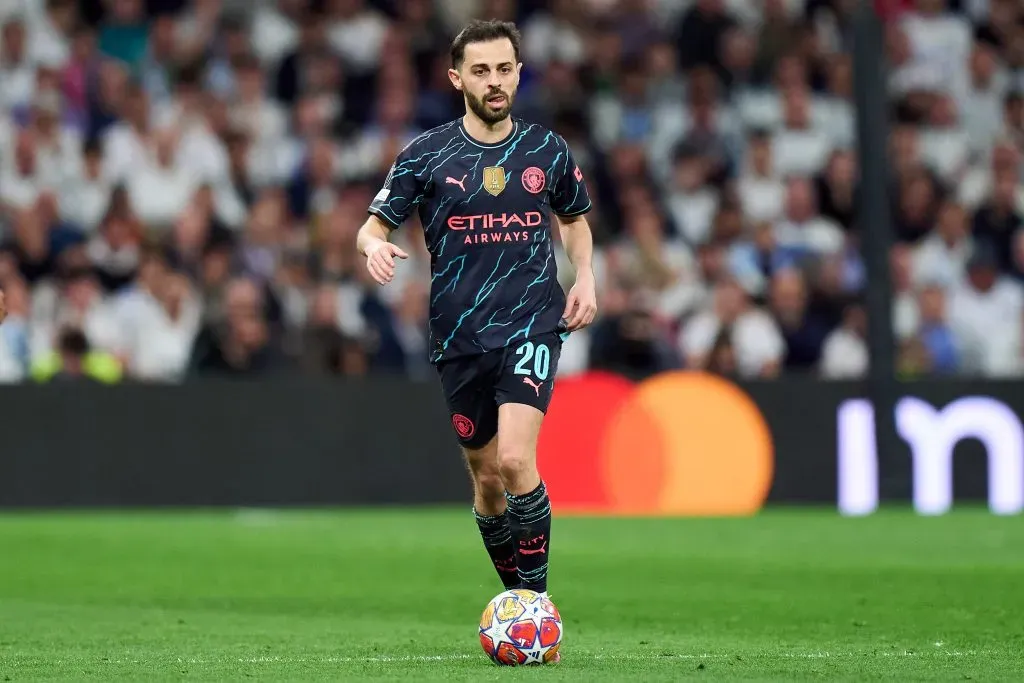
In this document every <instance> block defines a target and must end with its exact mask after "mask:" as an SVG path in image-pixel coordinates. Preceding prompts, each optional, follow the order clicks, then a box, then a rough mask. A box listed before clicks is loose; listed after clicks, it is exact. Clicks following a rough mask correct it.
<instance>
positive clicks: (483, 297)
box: [369, 117, 590, 363]
mask: <svg viewBox="0 0 1024 683" xmlns="http://www.w3.org/2000/svg"><path fill="white" fill-rule="evenodd" d="M512 123H513V125H512V132H511V133H510V134H509V135H508V137H506V138H505V139H504V140H502V141H501V142H496V143H493V144H483V143H481V142H478V141H476V140H474V139H473V138H472V137H470V135H469V133H468V132H467V131H466V129H465V127H464V126H463V125H462V119H461V118H460V119H457V120H455V121H452V122H450V123H446V124H444V125H443V126H439V127H437V128H434V129H433V130H429V131H427V132H426V133H424V134H423V135H421V136H419V137H418V138H416V139H415V140H413V141H412V142H411V143H410V144H409V146H408V147H406V148H405V149H404V150H402V152H401V153H400V154H399V155H398V158H397V159H396V160H395V163H394V165H393V166H392V167H391V171H390V172H389V173H388V177H387V179H386V180H385V182H384V187H383V188H382V189H381V190H380V192H378V193H377V196H376V197H374V199H373V202H372V203H371V204H370V208H369V211H370V213H372V214H375V215H376V216H378V217H379V218H380V219H382V220H383V221H384V222H385V223H388V224H390V225H391V226H392V227H396V228H397V227H399V226H400V225H401V224H402V223H403V222H404V221H405V220H406V219H407V218H408V217H409V216H410V215H412V212H413V211H414V210H416V211H418V212H419V217H420V222H421V223H422V224H423V229H424V233H425V235H426V242H427V247H428V249H429V250H430V266H431V272H432V279H431V287H430V345H429V349H430V360H431V362H434V363H436V362H438V361H441V360H447V359H450V358H455V357H458V356H467V355H472V354H477V353H483V352H486V351H491V350H493V349H500V348H503V347H506V346H509V345H511V344H514V343H515V342H516V341H517V340H518V341H522V340H525V339H527V338H528V337H532V336H533V335H537V334H543V333H546V332H554V331H556V330H558V328H559V321H560V319H561V315H562V312H563V309H564V307H565V293H564V292H563V291H562V288H561V286H560V285H559V284H558V278H557V277H556V266H555V256H554V253H553V250H552V237H551V231H552V229H557V226H556V225H553V221H552V219H551V216H550V214H551V212H554V213H556V214H559V215H561V216H578V215H580V214H584V213H586V212H587V211H589V210H590V196H589V195H588V194H587V188H586V184H585V183H584V181H583V174H582V173H580V169H579V167H578V166H577V165H576V162H575V161H574V160H573V157H572V153H571V152H570V151H569V147H568V145H566V143H565V140H563V139H562V137H561V136H559V135H557V134H555V133H553V132H551V131H549V130H547V129H546V128H544V127H543V126H539V125H536V124H529V123H525V122H523V121H521V120H519V119H516V118H514V117H513V119H512Z"/></svg>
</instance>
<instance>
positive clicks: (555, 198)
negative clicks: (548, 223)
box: [548, 137, 591, 217]
mask: <svg viewBox="0 0 1024 683" xmlns="http://www.w3.org/2000/svg"><path fill="white" fill-rule="evenodd" d="M558 142H559V154H557V155H556V157H555V163H554V165H553V167H552V171H551V173H550V174H549V175H551V176H552V178H551V189H550V191H549V195H548V198H549V200H550V202H551V210H552V211H554V212H555V213H556V214H558V215H559V216H566V217H568V216H580V215H582V214H585V213H586V212H588V211H590V206H591V204H590V194H589V193H588V192H587V183H586V181H585V180H584V179H583V172H582V171H580V167H579V166H578V165H577V164H576V160H575V159H574V158H573V155H572V150H570V149H569V145H568V144H566V142H565V140H564V139H562V138H561V137H559V138H558Z"/></svg>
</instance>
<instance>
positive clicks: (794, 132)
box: [772, 128, 834, 176]
mask: <svg viewBox="0 0 1024 683" xmlns="http://www.w3.org/2000/svg"><path fill="white" fill-rule="evenodd" d="M833 143H834V141H833V140H831V139H829V136H828V134H827V133H826V132H825V131H823V130H821V129H819V128H805V129H790V128H783V129H782V130H780V131H779V132H777V133H776V134H775V137H774V138H773V139H772V158H773V159H774V161H775V171H776V173H777V174H778V175H780V176H788V175H801V176H813V175H816V174H817V173H819V172H821V170H822V169H824V168H825V165H826V164H827V163H828V157H829V155H830V154H831V153H832V149H833Z"/></svg>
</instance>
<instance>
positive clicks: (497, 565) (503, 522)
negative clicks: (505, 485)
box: [473, 508, 519, 589]
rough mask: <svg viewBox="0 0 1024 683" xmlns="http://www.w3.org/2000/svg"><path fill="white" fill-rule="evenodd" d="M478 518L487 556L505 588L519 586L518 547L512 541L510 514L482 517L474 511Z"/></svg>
mask: <svg viewBox="0 0 1024 683" xmlns="http://www.w3.org/2000/svg"><path fill="white" fill-rule="evenodd" d="M473 515H474V516H475V517H476V525H477V527H479V529H480V536H481V537H482V538H483V539H484V547H485V548H487V554H488V555H489V556H490V558H491V562H493V563H494V569H495V570H497V572H498V576H499V577H500V578H501V582H502V584H504V586H505V588H506V589H508V588H515V587H516V586H518V585H519V571H518V570H517V568H516V546H515V543H514V541H513V540H512V530H511V529H510V528H509V523H508V512H507V511H506V512H503V513H501V514H500V515H481V514H480V513H479V512H477V511H476V509H475V508H474V509H473Z"/></svg>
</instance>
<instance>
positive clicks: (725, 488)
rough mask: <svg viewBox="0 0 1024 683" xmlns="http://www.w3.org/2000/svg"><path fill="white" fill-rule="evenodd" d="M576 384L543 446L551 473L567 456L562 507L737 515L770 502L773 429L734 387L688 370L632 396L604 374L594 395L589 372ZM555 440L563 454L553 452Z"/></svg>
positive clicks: (559, 498) (638, 388)
mask: <svg viewBox="0 0 1024 683" xmlns="http://www.w3.org/2000/svg"><path fill="white" fill-rule="evenodd" d="M572 381H573V382H574V384H573V385H572V386H573V390H572V391H571V392H569V393H571V394H572V398H573V399H574V400H573V401H572V406H571V409H568V408H566V407H565V406H564V405H556V404H555V402H554V401H553V402H552V409H551V410H549V413H548V419H547V420H546V421H545V426H544V429H543V430H542V439H541V444H540V445H541V448H540V449H539V450H540V452H539V456H540V457H541V463H542V468H543V469H542V472H543V473H544V476H545V478H546V479H547V478H548V466H547V465H546V464H545V462H546V461H554V460H555V459H557V460H558V462H559V464H558V467H557V471H558V472H559V476H558V477H557V479H558V484H559V485H558V486H549V491H550V492H551V496H552V504H553V505H554V506H555V507H556V509H558V508H561V509H563V510H565V511H567V512H573V511H576V512H593V513H608V514H626V515H630V514H633V515H636V514H640V515H643V514H647V515H678V516H738V515H749V514H753V513H755V512H757V511H758V510H759V509H760V508H761V507H762V506H763V504H764V502H765V500H766V499H767V496H768V491H769V489H770V488H771V482H772V477H773V475H774V448H773V443H772V437H771V431H770V430H769V428H768V425H767V423H766V421H765V419H764V416H763V415H762V414H761V411H760V410H759V409H758V407H757V405H756V404H755V403H754V402H753V400H751V399H750V397H749V396H747V394H746V393H745V392H744V391H743V390H742V389H740V388H739V387H737V386H736V385H735V384H733V383H731V382H729V381H728V380H726V379H723V378H721V377H718V376H716V375H711V374H706V373H701V372H688V371H681V372H670V373H663V374H660V375H656V376H654V377H652V378H650V379H647V380H645V381H643V382H641V383H639V384H636V385H631V391H629V392H628V393H627V392H624V391H623V387H622V385H621V384H620V385H618V386H616V387H615V389H616V390H615V391H613V392H609V391H608V390H609V388H610V386H611V385H610V384H609V380H608V379H607V377H606V376H601V378H600V379H595V384H594V388H595V389H596V390H595V391H593V392H591V391H588V386H589V384H590V378H589V377H587V376H583V377H579V378H574V379H573V380H572ZM599 386H600V387H602V389H603V391H602V390H600V389H597V387H599ZM558 394H559V391H558V390H556V392H555V395H556V396H558ZM610 394H614V395H615V399H616V400H614V401H609V400H608V399H609V398H611V396H610ZM624 394H625V395H624ZM601 399H604V400H603V401H602V400H601ZM563 408H566V409H565V410H564V412H563V410H562V409H563ZM591 408H593V411H591V410H590V409H591ZM570 414H571V415H573V416H574V418H573V419H572V420H571V421H570V420H568V419H567V416H568V415H570ZM583 415H587V416H588V417H587V418H583V417H582V416H583ZM581 430H587V431H588V432H589V434H588V436H587V437H586V438H585V439H583V442H584V443H585V444H586V447H585V448H572V446H571V442H573V441H575V443H576V444H579V445H582V443H581V440H580V438H579V435H580V433H581ZM573 435H575V437H574V436H573ZM551 447H557V448H558V449H559V450H558V452H557V453H554V452H551V453H550V455H547V456H546V455H545V453H547V452H548V449H549V448H551ZM571 472H575V473H576V475H575V476H570V473H571ZM595 473H596V475H597V476H596V477H595V476H594V474H595ZM582 481H586V482H587V485H588V486H587V488H588V489H589V492H588V494H587V495H583V491H581V490H579V487H578V486H577V482H580V483H581V482H582Z"/></svg>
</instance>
